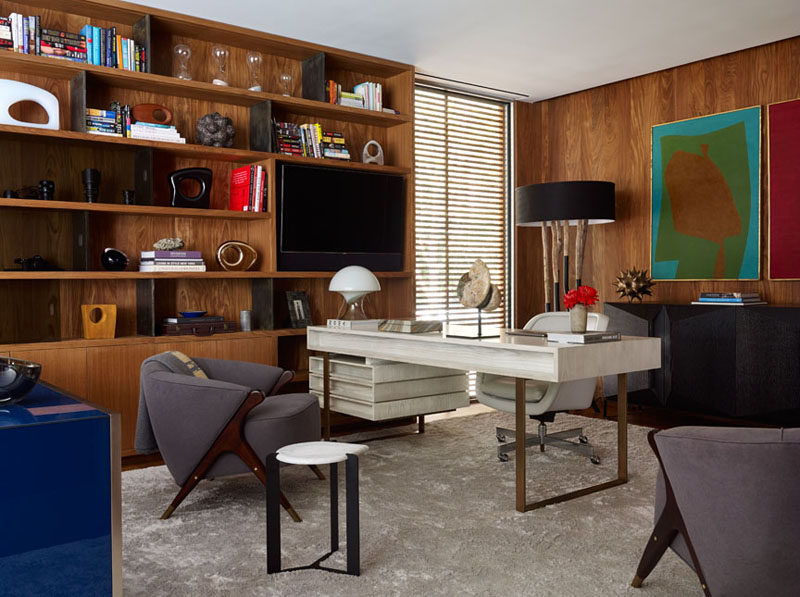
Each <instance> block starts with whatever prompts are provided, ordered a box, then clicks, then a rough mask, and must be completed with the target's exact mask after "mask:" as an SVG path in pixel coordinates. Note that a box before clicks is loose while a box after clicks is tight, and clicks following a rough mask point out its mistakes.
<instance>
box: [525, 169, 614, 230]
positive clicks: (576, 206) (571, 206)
mask: <svg viewBox="0 0 800 597" xmlns="http://www.w3.org/2000/svg"><path fill="white" fill-rule="evenodd" d="M515 202H516V220H517V226H541V225H542V222H545V221H551V220H570V223H572V224H575V223H576V221H577V220H588V221H589V222H588V223H589V224H607V223H608V222H613V221H614V183H613V182H605V181H600V180H571V181H565V182H545V183H541V184H529V185H526V186H524V187H517V190H516V197H515Z"/></svg>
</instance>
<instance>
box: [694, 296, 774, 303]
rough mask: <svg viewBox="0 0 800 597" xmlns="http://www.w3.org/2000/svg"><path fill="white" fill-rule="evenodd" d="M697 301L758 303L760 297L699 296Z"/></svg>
mask: <svg viewBox="0 0 800 597" xmlns="http://www.w3.org/2000/svg"><path fill="white" fill-rule="evenodd" d="M695 302H697V303H760V302H761V297H760V296H754V297H747V298H734V297H719V298H708V297H703V296H701V297H700V298H699V299H698V300H697V301H695Z"/></svg>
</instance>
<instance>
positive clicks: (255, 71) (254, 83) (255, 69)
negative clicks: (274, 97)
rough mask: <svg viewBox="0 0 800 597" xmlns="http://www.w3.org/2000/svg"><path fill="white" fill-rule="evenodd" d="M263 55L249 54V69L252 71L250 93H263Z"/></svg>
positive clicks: (257, 53) (258, 53)
mask: <svg viewBox="0 0 800 597" xmlns="http://www.w3.org/2000/svg"><path fill="white" fill-rule="evenodd" d="M261 63H262V58H261V53H260V52H248V53H247V68H248V70H249V71H250V86H249V87H248V89H249V90H250V91H261Z"/></svg>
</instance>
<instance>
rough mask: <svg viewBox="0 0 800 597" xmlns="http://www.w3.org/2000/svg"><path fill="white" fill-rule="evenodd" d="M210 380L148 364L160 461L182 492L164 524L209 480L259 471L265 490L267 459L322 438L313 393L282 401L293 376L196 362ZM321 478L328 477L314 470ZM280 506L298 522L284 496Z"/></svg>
mask: <svg viewBox="0 0 800 597" xmlns="http://www.w3.org/2000/svg"><path fill="white" fill-rule="evenodd" d="M194 360H195V362H197V364H198V365H200V367H201V368H202V369H203V371H204V372H205V373H206V375H207V376H208V378H209V379H203V378H199V377H193V376H192V375H188V374H182V373H173V372H171V371H170V370H169V369H168V368H167V367H165V366H164V365H163V364H161V363H159V362H157V361H154V360H147V361H145V362H144V363H143V365H142V371H141V386H142V397H143V398H144V400H145V401H146V404H147V411H148V413H149V418H150V425H151V426H152V429H153V435H154V436H155V439H156V442H157V444H158V449H159V451H160V452H161V456H162V457H163V459H164V462H165V463H166V465H167V468H168V469H169V472H170V473H171V474H172V477H173V478H174V479H175V482H176V483H177V484H178V485H180V486H181V489H180V491H179V492H178V495H177V496H175V499H174V500H173V501H172V503H171V504H170V506H169V507H168V508H167V510H166V511H165V512H164V514H163V515H162V517H161V518H169V516H170V515H171V514H172V512H173V511H174V510H175V508H177V507H178V505H179V504H180V503H181V502H182V501H183V499H184V498H185V497H186V496H187V495H188V494H189V492H191V491H192V489H194V487H195V486H196V485H197V484H198V483H199V482H200V480H202V479H204V478H214V477H222V476H225V475H233V474H238V473H246V472H248V471H251V472H253V473H254V474H255V475H256V476H257V477H258V478H259V479H260V480H261V482H262V483H265V484H266V477H265V474H264V461H265V458H266V456H267V454H271V453H272V452H275V451H276V450H277V449H278V448H280V447H281V446H285V445H287V444H292V443H295V442H304V441H314V440H318V439H320V409H319V403H318V401H317V398H316V397H314V396H312V395H311V394H281V395H276V394H277V392H278V391H279V390H280V389H281V387H282V386H283V385H285V384H286V383H288V382H289V381H290V380H291V379H292V377H293V373H291V372H287V371H284V370H283V369H280V368H278V367H270V366H269V365H259V364H257V363H245V362H240V361H226V360H219V359H199V358H198V359H194ZM313 470H314V472H315V473H316V474H317V476H318V477H320V478H324V476H323V475H322V473H321V472H320V471H319V469H316V468H314V469H313ZM281 503H282V504H283V506H284V508H286V510H287V511H288V512H289V514H290V515H291V516H292V518H294V519H295V520H296V521H298V522H299V521H300V517H299V516H298V515H297V513H296V512H295V511H294V509H293V508H292V507H291V505H290V504H289V501H288V500H287V499H286V497H285V496H283V494H281Z"/></svg>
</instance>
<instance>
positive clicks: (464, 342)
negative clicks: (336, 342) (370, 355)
mask: <svg viewBox="0 0 800 597" xmlns="http://www.w3.org/2000/svg"><path fill="white" fill-rule="evenodd" d="M307 333H308V334H309V335H313V334H314V333H333V334H345V335H350V336H361V337H363V338H365V339H366V338H379V339H387V338H391V339H393V340H395V341H397V342H410V341H414V342H416V341H419V342H431V343H437V344H451V345H454V346H464V347H470V348H476V347H477V348H480V347H486V348H508V349H511V350H518V351H523V352H526V351H527V352H546V353H554V352H558V351H575V350H586V348H587V347H589V346H592V347H600V346H611V345H614V344H617V345H619V344H620V343H623V344H624V345H625V348H626V350H636V347H637V346H645V345H650V344H653V343H654V341H655V343H659V340H658V338H648V337H644V336H623V337H622V339H621V340H614V341H611V342H592V343H589V344H567V343H564V342H548V341H547V339H546V338H544V337H540V336H523V335H518V334H513V335H512V334H505V333H504V332H502V331H501V333H500V336H495V337H487V338H465V337H462V336H448V335H446V334H445V333H444V332H425V333H421V334H411V333H405V332H380V331H376V330H348V329H342V328H329V327H327V326H324V325H313V326H309V327H308V329H307Z"/></svg>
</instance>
